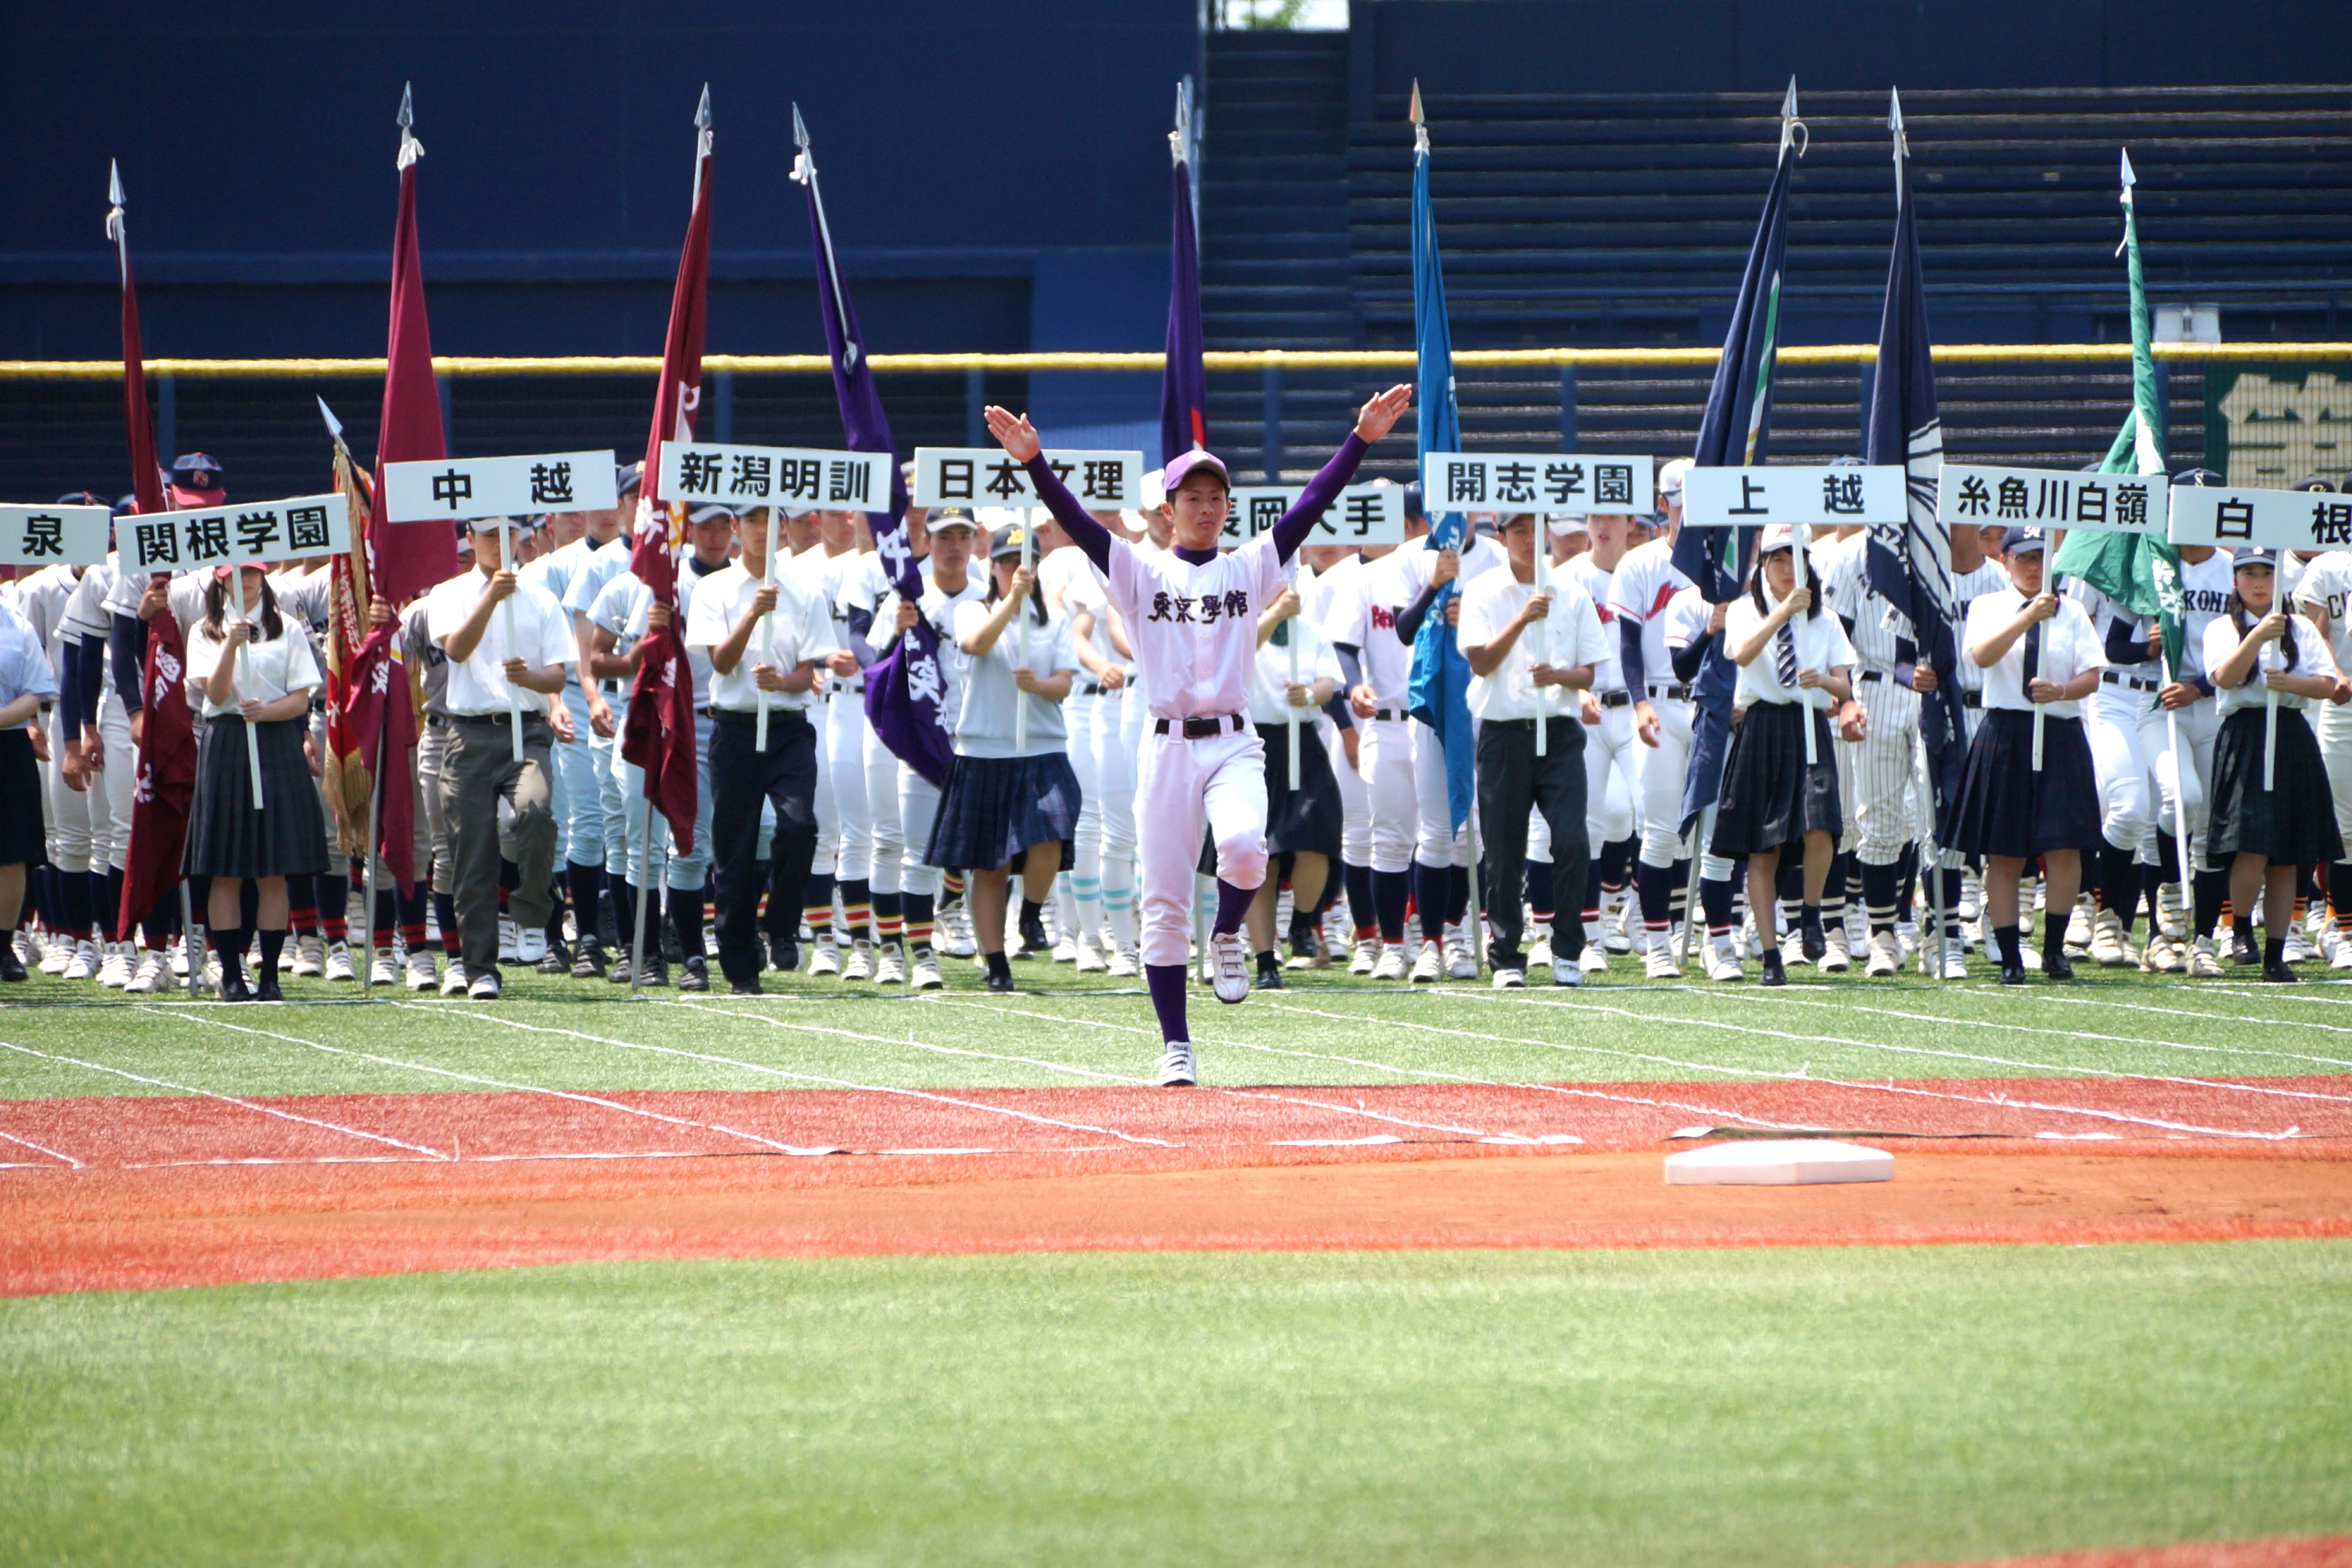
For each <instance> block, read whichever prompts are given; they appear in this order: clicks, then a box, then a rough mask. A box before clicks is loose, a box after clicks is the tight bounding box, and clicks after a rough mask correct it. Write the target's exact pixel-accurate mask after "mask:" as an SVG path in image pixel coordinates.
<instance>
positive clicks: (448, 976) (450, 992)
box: [441, 958, 466, 996]
mask: <svg viewBox="0 0 2352 1568" xmlns="http://www.w3.org/2000/svg"><path fill="white" fill-rule="evenodd" d="M441 994H442V995H444V996H463V995H464V994H466V964H465V961H464V960H462V959H456V958H453V959H451V960H450V961H449V967H448V969H447V970H446V972H445V973H443V974H442V976H441Z"/></svg>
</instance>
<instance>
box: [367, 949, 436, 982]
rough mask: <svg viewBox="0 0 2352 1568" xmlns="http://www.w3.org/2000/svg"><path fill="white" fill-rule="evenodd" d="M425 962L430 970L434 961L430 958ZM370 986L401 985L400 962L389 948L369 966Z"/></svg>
mask: <svg viewBox="0 0 2352 1568" xmlns="http://www.w3.org/2000/svg"><path fill="white" fill-rule="evenodd" d="M432 962H433V961H432V960H431V959H429V958H428V959H426V960H425V964H426V966H427V967H428V968H429V967H430V966H431V964H432ZM368 984H370V985H397V984H400V960H399V959H398V958H397V957H396V956H394V953H393V951H392V949H390V948H388V947H387V948H383V949H382V950H380V951H379V952H377V953H376V955H375V958H374V959H373V961H372V962H371V963H369V964H368Z"/></svg>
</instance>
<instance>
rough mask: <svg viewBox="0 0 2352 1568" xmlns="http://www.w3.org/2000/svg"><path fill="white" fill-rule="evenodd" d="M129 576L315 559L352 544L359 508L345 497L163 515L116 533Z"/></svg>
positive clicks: (130, 520) (138, 518)
mask: <svg viewBox="0 0 2352 1568" xmlns="http://www.w3.org/2000/svg"><path fill="white" fill-rule="evenodd" d="M115 543H116V546H117V548H118V549H119V550H120V551H121V558H120V559H121V565H122V570H124V571H125V572H174V571H180V570H198V569H201V568H203V567H206V566H232V565H244V564H247V563H259V562H265V561H307V560H309V559H310V558H311V557H312V556H317V555H340V554H341V553H343V552H345V551H348V550H349V549H351V547H352V521H351V504H350V502H348V501H346V500H344V499H343V498H342V497H341V496H340V495H323V496H298V497H296V498H295V499H294V500H271V501H257V502H252V503H248V504H247V505H243V506H217V507H206V508H205V509H203V510H199V511H158V512H150V513H147V514H145V515H143V516H142V515H137V514H133V515H131V516H129V517H125V518H124V519H123V520H122V521H121V526H120V527H118V528H117V529H116V531H115Z"/></svg>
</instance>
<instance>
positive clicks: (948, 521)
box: [923, 506, 975, 533]
mask: <svg viewBox="0 0 2352 1568" xmlns="http://www.w3.org/2000/svg"><path fill="white" fill-rule="evenodd" d="M923 526H924V527H925V528H927V529H929V530H930V531H932V532H933V533H937V532H938V531H940V530H941V529H943V528H966V529H968V528H971V527H973V526H975V525H974V523H973V522H972V521H971V513H970V512H968V511H966V510H964V509H963V508H961V507H960V506H935V507H933V508H932V509H931V510H929V511H927V512H925V513H924V514H923Z"/></svg>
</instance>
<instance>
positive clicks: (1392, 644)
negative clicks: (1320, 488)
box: [1323, 550, 1412, 709]
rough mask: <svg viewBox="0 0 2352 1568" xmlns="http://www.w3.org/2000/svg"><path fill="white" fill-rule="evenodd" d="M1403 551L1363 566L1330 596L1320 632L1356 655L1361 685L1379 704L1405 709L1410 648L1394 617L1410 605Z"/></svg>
mask: <svg viewBox="0 0 2352 1568" xmlns="http://www.w3.org/2000/svg"><path fill="white" fill-rule="evenodd" d="M1404 553H1405V552H1403V551H1402V550H1400V551H1396V552H1392V553H1391V554H1388V555H1384V556H1382V557H1381V559H1379V560H1378V561H1368V562H1366V563H1364V566H1363V569H1362V570H1361V571H1360V572H1357V573H1356V574H1353V575H1352V576H1351V577H1350V578H1349V580H1348V582H1347V583H1345V584H1342V585H1341V588H1340V590H1339V592H1338V593H1337V594H1336V595H1334V597H1333V599H1332V602H1331V604H1330V605H1329V606H1328V608H1329V612H1330V613H1329V618H1328V621H1326V623H1325V625H1324V628H1323V629H1324V630H1325V631H1326V632H1327V633H1328V634H1329V636H1330V638H1331V640H1332V641H1333V642H1343V643H1349V644H1352V645H1353V646H1354V647H1356V648H1357V649H1359V650H1360V662H1361V664H1362V667H1363V668H1362V674H1363V678H1364V684H1365V685H1367V686H1369V687H1370V688H1371V689H1372V695H1373V696H1374V697H1375V698H1376V699H1378V700H1379V702H1380V705H1381V707H1383V708H1388V709H1401V708H1402V707H1403V706H1404V702H1405V691H1406V688H1407V687H1408V686H1409V685H1410V684H1411V682H1412V647H1411V645H1409V644H1407V643H1406V642H1404V641H1403V640H1402V638H1400V637H1398V636H1397V626H1396V622H1397V612H1398V611H1399V610H1401V609H1402V608H1404V607H1405V606H1406V605H1408V604H1410V603H1411V602H1412V601H1411V599H1410V598H1409V597H1408V596H1407V595H1406V592H1405V577H1404V568H1403V566H1402V561H1403V558H1404Z"/></svg>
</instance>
